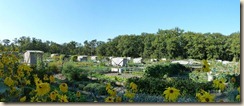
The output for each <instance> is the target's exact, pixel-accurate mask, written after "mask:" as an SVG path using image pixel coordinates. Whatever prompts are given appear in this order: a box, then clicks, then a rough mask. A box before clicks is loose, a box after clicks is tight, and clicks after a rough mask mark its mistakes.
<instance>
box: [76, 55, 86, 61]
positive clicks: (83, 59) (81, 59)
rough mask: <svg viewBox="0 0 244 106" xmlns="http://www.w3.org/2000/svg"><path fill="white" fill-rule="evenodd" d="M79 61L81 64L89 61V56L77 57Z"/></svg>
mask: <svg viewBox="0 0 244 106" xmlns="http://www.w3.org/2000/svg"><path fill="white" fill-rule="evenodd" d="M77 61H79V62H82V61H87V56H86V55H82V56H77Z"/></svg>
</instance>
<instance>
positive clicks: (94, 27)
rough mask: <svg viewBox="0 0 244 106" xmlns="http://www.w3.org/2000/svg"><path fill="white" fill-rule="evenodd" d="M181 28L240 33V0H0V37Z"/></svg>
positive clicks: (58, 38) (75, 37)
mask: <svg viewBox="0 0 244 106" xmlns="http://www.w3.org/2000/svg"><path fill="white" fill-rule="evenodd" d="M175 27H179V28H181V29H183V30H184V31H185V32H187V31H192V32H199V33H208V32H210V33H215V32H218V33H222V34H223V35H230V34H231V33H234V32H240V1H239V0H0V40H3V39H10V40H11V41H12V40H13V39H14V38H20V37H21V36H28V37H30V38H32V37H35V38H37V39H41V40H42V41H46V40H49V41H53V42H56V43H59V44H62V43H68V42H70V41H76V42H78V43H83V42H84V41H85V40H88V41H91V40H93V39H96V40H98V41H105V42H106V41H107V40H108V39H109V38H111V39H112V38H115V37H116V36H118V35H125V34H136V35H140V34H141V33H143V32H146V33H156V32H157V31H158V29H173V28H175Z"/></svg>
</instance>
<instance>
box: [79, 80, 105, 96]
mask: <svg viewBox="0 0 244 106" xmlns="http://www.w3.org/2000/svg"><path fill="white" fill-rule="evenodd" d="M83 90H85V91H88V92H93V93H95V94H98V95H105V94H107V91H106V85H104V84H99V83H89V84H88V85H86V86H85V87H84V88H83Z"/></svg>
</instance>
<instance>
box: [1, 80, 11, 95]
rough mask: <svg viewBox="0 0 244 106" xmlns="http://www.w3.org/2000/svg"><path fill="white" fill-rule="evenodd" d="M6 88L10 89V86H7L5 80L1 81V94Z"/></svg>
mask: <svg viewBox="0 0 244 106" xmlns="http://www.w3.org/2000/svg"><path fill="white" fill-rule="evenodd" d="M6 90H9V87H8V86H6V85H5V84H4V83H3V82H0V94H2V93H4V92H6Z"/></svg>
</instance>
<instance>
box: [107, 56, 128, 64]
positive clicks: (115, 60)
mask: <svg viewBox="0 0 244 106" xmlns="http://www.w3.org/2000/svg"><path fill="white" fill-rule="evenodd" d="M127 62H128V60H127V59H126V58H123V57H115V58H112V59H111V64H112V66H125V65H126V64H127Z"/></svg>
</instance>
